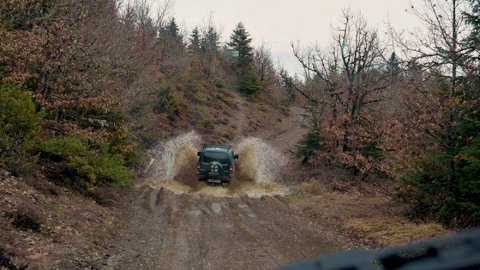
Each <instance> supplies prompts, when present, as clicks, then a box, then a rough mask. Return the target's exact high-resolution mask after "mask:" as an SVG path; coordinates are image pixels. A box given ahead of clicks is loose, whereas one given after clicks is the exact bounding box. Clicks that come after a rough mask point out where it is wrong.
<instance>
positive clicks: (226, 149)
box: [202, 147, 231, 152]
mask: <svg viewBox="0 0 480 270" xmlns="http://www.w3.org/2000/svg"><path fill="white" fill-rule="evenodd" d="M202 151H216V152H229V151H231V149H229V148H222V147H204V148H203V149H202Z"/></svg>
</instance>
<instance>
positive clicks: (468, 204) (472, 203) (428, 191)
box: [400, 107, 480, 226]
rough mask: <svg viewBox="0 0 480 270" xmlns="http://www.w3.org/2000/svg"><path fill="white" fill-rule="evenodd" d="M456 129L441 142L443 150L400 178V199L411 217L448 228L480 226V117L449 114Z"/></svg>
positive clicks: (461, 111) (457, 112)
mask: <svg viewBox="0 0 480 270" xmlns="http://www.w3.org/2000/svg"><path fill="white" fill-rule="evenodd" d="M450 113H451V116H450V117H451V118H452V119H455V120H456V125H454V126H452V127H451V128H450V130H449V131H450V132H449V133H446V134H445V136H444V137H442V138H441V143H442V147H441V148H440V149H439V150H438V151H437V152H436V153H432V154H431V155H430V156H428V157H427V158H425V159H423V160H420V161H419V162H418V164H417V166H416V167H415V170H414V171H413V172H411V173H409V174H406V175H405V176H404V178H403V181H404V186H403V187H402V190H401V192H400V196H402V198H404V199H407V200H409V201H411V202H412V203H413V204H414V211H415V212H414V213H415V214H417V215H421V216H426V217H429V216H430V217H433V218H435V219H437V220H438V221H440V222H442V223H444V224H447V225H449V226H471V225H479V224H480V199H479V198H480V136H479V133H478V130H480V117H479V116H478V115H476V113H478V111H476V109H475V108H473V110H468V108H467V109H465V108H462V107H457V108H453V109H452V110H451V112H450Z"/></svg>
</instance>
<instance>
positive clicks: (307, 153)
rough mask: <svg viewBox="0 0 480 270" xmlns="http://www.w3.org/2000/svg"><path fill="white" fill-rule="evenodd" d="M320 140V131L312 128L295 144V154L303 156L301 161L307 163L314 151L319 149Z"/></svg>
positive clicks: (320, 145)
mask: <svg viewBox="0 0 480 270" xmlns="http://www.w3.org/2000/svg"><path fill="white" fill-rule="evenodd" d="M321 141H322V136H321V135H320V132H319V131H318V130H316V129H312V130H310V131H309V132H308V133H307V134H306V135H305V136H304V137H303V138H302V139H301V140H300V141H299V142H298V144H297V145H296V148H297V151H296V152H297V153H296V154H297V156H299V157H303V161H302V163H304V164H305V163H307V162H308V160H309V159H310V158H311V157H312V156H313V154H314V153H315V151H317V150H320V149H321V147H322V144H321Z"/></svg>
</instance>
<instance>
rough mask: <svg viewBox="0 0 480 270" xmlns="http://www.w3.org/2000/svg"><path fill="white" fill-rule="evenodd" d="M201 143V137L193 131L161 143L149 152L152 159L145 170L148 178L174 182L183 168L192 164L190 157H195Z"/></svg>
mask: <svg viewBox="0 0 480 270" xmlns="http://www.w3.org/2000/svg"><path fill="white" fill-rule="evenodd" d="M200 142H201V137H200V135H198V133H196V132H195V131H191V132H188V133H185V134H182V135H179V136H177V137H175V138H173V139H171V140H168V141H166V142H164V143H160V144H159V145H158V146H156V147H155V148H154V149H152V150H151V151H150V152H149V155H150V158H151V159H150V163H149V165H148V166H147V169H146V170H145V172H146V174H147V176H148V178H150V179H155V180H156V181H168V180H173V179H174V177H175V176H176V174H178V172H179V171H180V170H181V169H182V166H185V165H188V163H189V162H190V163H191V161H192V160H191V159H189V157H190V158H191V157H192V155H193V157H195V153H196V152H195V149H198V148H199V145H200ZM192 153H193V154H192ZM193 164H195V163H193ZM193 166H194V165H193Z"/></svg>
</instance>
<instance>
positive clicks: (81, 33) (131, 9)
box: [0, 0, 281, 194]
mask: <svg viewBox="0 0 480 270" xmlns="http://www.w3.org/2000/svg"><path fill="white" fill-rule="evenodd" d="M170 8H171V3H170V2H165V3H164V5H163V6H162V7H160V9H159V10H158V13H157V14H158V16H157V17H153V16H152V14H153V13H154V12H156V11H153V10H151V8H150V6H149V5H148V4H147V2H146V1H137V2H135V3H125V4H122V5H120V4H119V3H118V2H117V1H113V0H102V1H71V0H62V1H49V0H42V1H31V0H24V1H3V2H2V3H1V4H0V36H1V40H2V44H1V47H0V83H1V85H0V87H1V88H0V89H1V92H0V106H1V110H0V125H1V126H0V132H1V142H0V143H1V152H0V155H1V161H0V163H1V164H0V165H1V166H3V167H5V168H7V169H9V170H12V171H14V172H16V173H20V172H25V169H26V168H28V169H30V170H33V171H34V170H42V169H45V173H47V174H49V176H50V177H51V178H55V179H57V180H58V179H63V180H60V181H61V182H65V183H68V185H69V186H72V187H74V188H76V189H78V190H80V191H82V192H85V194H92V193H94V190H95V187H96V186H97V185H99V184H106V185H111V186H119V187H124V186H128V185H129V184H130V183H131V182H132V179H133V177H134V175H135V172H134V168H135V166H138V165H139V164H141V162H142V156H143V155H142V151H144V150H145V149H148V148H149V147H151V146H153V145H155V144H156V143H157V142H158V141H159V140H160V139H162V138H164V137H167V136H169V135H172V134H174V133H175V132H177V131H184V130H186V129H188V128H190V129H192V128H195V129H197V130H199V131H200V132H207V133H208V132H211V131H212V130H213V129H214V127H215V126H216V125H218V123H216V122H215V121H217V120H216V118H217V115H218V113H219V112H218V111H215V110H213V109H212V108H223V109H224V110H227V109H228V108H231V107H234V106H236V105H235V103H236V101H235V100H234V99H233V98H232V96H231V95H229V92H232V91H239V92H241V93H244V94H245V95H248V96H252V97H255V98H254V99H252V100H253V101H255V100H264V101H266V100H272V99H266V98H261V96H267V95H268V96H270V95H273V93H274V92H277V93H278V92H280V93H281V86H280V85H279V82H278V81H279V80H278V79H277V77H276V73H275V70H274V67H273V63H272V60H271V56H270V54H269V52H268V50H267V49H266V48H263V47H262V48H261V49H258V50H257V49H254V48H253V47H252V45H251V42H252V39H251V38H250V37H249V34H248V32H247V30H246V29H245V27H244V26H243V25H242V24H241V23H239V24H238V27H237V28H236V29H235V31H234V32H233V33H232V35H231V37H230V41H229V42H225V43H223V42H222V41H221V40H220V35H219V33H218V30H217V28H216V27H215V26H214V25H213V23H212V22H210V23H208V24H207V25H205V26H199V27H196V28H195V29H193V30H192V31H191V33H190V34H188V33H186V32H185V31H184V30H182V29H180V28H179V26H178V24H177V22H176V20H175V18H174V17H170V16H169V10H170ZM277 96H278V95H277ZM277 104H278V103H277V102H273V101H272V102H270V105H271V106H276V105H277ZM223 122H225V121H223ZM56 176H61V177H56Z"/></svg>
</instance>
